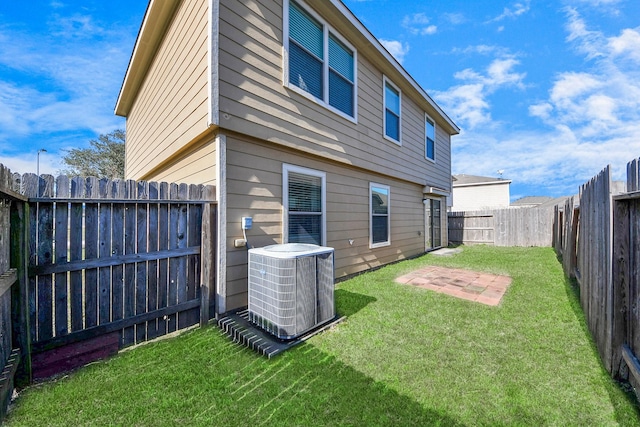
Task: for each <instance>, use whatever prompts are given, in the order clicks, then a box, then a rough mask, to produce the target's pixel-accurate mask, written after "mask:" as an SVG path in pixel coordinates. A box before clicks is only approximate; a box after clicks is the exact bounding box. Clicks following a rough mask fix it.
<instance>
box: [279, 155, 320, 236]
mask: <svg viewBox="0 0 640 427" xmlns="http://www.w3.org/2000/svg"><path fill="white" fill-rule="evenodd" d="M289 172H294V173H299V174H303V175H309V176H315V177H318V178H321V179H322V192H321V196H320V197H321V198H322V201H321V203H322V219H321V224H322V234H321V236H320V238H321V240H322V242H321V246H326V245H327V173H326V172H323V171H319V170H315V169H308V168H304V167H302V166H296V165H290V164H287V163H283V164H282V243H289Z"/></svg>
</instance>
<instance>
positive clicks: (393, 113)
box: [384, 78, 401, 144]
mask: <svg viewBox="0 0 640 427" xmlns="http://www.w3.org/2000/svg"><path fill="white" fill-rule="evenodd" d="M400 105H401V94H400V89H398V88H397V87H395V86H394V85H393V84H392V83H391V82H390V81H388V80H387V79H386V78H385V79H384V136H385V137H386V138H388V139H391V140H392V141H394V142H396V143H398V144H400V143H401V141H400V125H401V111H400Z"/></svg>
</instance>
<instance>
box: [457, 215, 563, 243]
mask: <svg viewBox="0 0 640 427" xmlns="http://www.w3.org/2000/svg"><path fill="white" fill-rule="evenodd" d="M553 212H554V211H553V208H511V209H495V210H489V211H473V212H449V242H451V243H453V244H464V245H473V244H485V245H495V246H524V247H527V246H551V245H552V242H553Z"/></svg>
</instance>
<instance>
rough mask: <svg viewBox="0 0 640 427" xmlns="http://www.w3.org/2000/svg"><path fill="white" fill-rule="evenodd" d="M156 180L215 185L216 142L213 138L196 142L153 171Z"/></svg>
mask: <svg viewBox="0 0 640 427" xmlns="http://www.w3.org/2000/svg"><path fill="white" fill-rule="evenodd" d="M153 179H154V180H157V181H165V182H176V183H188V184H206V185H216V144H215V140H214V139H209V140H207V141H206V142H204V143H201V144H196V145H194V146H193V147H191V148H190V149H189V150H187V151H185V152H184V153H182V154H181V155H179V156H176V157H175V158H173V159H171V161H170V162H167V163H166V164H164V165H162V167H161V168H158V169H156V170H155V171H154V173H153Z"/></svg>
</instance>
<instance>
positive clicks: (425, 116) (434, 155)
mask: <svg viewBox="0 0 640 427" xmlns="http://www.w3.org/2000/svg"><path fill="white" fill-rule="evenodd" d="M427 120H429V121H431V123H433V159H432V158H430V157H429V156H427ZM437 135H438V125H437V124H436V121H435V120H433V119H432V118H431V116H430V115H428V114H427V113H424V158H425V159H426V160H428V161H430V162H431V163H436V159H437V158H438V155H437V153H436V145H438V144H437V143H436V141H437Z"/></svg>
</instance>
